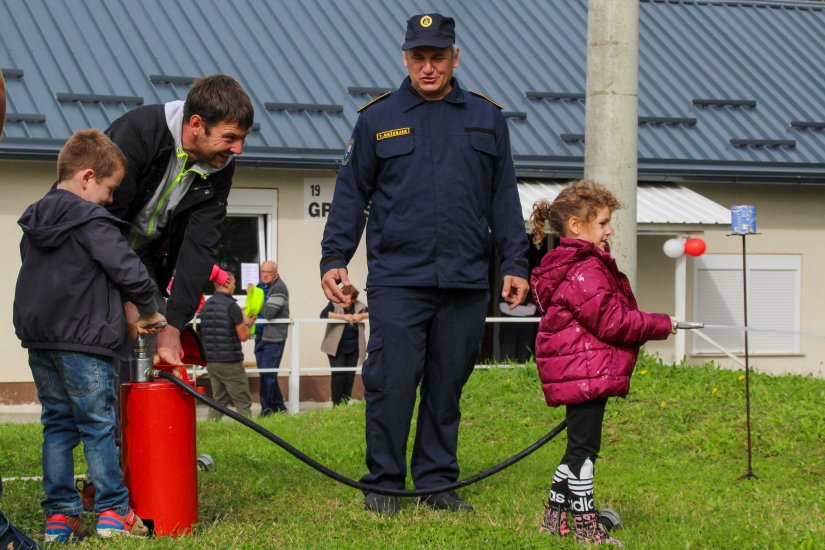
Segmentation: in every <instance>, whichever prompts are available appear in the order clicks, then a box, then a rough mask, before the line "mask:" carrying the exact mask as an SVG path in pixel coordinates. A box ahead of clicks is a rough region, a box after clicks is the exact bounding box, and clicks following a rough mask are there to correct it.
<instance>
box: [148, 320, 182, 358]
mask: <svg viewBox="0 0 825 550" xmlns="http://www.w3.org/2000/svg"><path fill="white" fill-rule="evenodd" d="M154 363H155V365H158V364H165V365H175V366H177V365H182V364H183V362H182V361H181V347H180V331H179V330H178V329H176V328H175V327H173V326H172V325H169V326H168V327H166V328H165V329H163V330H162V331H161V332H159V333H158V340H157V345H156V346H155V358H154Z"/></svg>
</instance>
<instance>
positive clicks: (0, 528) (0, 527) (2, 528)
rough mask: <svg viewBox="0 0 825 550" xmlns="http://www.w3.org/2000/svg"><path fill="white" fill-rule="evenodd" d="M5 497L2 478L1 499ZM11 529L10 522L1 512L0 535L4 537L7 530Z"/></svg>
mask: <svg viewBox="0 0 825 550" xmlns="http://www.w3.org/2000/svg"><path fill="white" fill-rule="evenodd" d="M2 496H3V478H2V477H0V497H2ZM8 528H9V520H7V519H6V516H4V515H3V511H2V510H0V535H3V534H4V533H5V532H6V529H8Z"/></svg>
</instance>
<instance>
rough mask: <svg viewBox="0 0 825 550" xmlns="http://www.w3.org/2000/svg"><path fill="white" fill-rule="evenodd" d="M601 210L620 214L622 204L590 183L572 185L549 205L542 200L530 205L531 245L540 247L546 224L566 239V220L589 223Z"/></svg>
mask: <svg viewBox="0 0 825 550" xmlns="http://www.w3.org/2000/svg"><path fill="white" fill-rule="evenodd" d="M604 206H606V207H608V208H609V209H610V210H611V211H613V210H619V209H620V208H621V207H622V204H621V203H620V202H619V200H618V199H617V198H616V196H615V195H614V194H613V193H611V192H610V191H609V190H608V189H607V188H606V187H605V186H603V185H601V184H599V183H596V182H595V181H593V180H587V179H581V180H575V181H571V182H570V183H568V184H567V187H565V188H564V189H562V190H561V192H560V193H559V194H558V196H557V197H556V200H554V201H553V202H552V203H551V202H550V201H548V200H541V201H537V202H536V203H535V204H534V205H533V213H532V214H531V215H530V224H531V225H532V227H533V243H534V244H535V245H536V248H538V247H539V246H541V243H542V242H544V237H545V232H546V229H547V225H548V224H549V225H550V229H551V230H552V231H554V232H555V233H558V234H559V235H561V236H565V234H564V231H565V225H566V224H567V220H569V219H570V218H572V217H573V216H576V217H577V218H580V219H581V220H582V221H585V222H589V221H591V220H592V219H593V218H595V217H596V214H597V212H598V209H599V208H602V207H604Z"/></svg>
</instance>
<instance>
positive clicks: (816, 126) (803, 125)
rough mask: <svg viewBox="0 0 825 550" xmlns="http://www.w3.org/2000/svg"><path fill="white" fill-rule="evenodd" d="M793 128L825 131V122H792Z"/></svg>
mask: <svg viewBox="0 0 825 550" xmlns="http://www.w3.org/2000/svg"><path fill="white" fill-rule="evenodd" d="M791 128H796V129H798V130H822V129H825V121H823V120H820V121H808V120H792V121H791Z"/></svg>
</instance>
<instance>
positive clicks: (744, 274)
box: [736, 234, 758, 481]
mask: <svg viewBox="0 0 825 550" xmlns="http://www.w3.org/2000/svg"><path fill="white" fill-rule="evenodd" d="M746 237H747V235H746V234H743V235H742V289H743V293H744V294H743V307H744V313H745V410H746V417H747V427H748V471H747V472H745V473H744V474H742V475H741V476H739V477H738V478H736V481H742V480H743V479H749V478H754V479H758V477H757V476H756V474H754V473H753V459H752V451H753V446H752V444H751V385H750V360H749V355H750V354H749V352H748V266H747V263H746V262H747V259H746V258H747V249H746V246H745V238H746Z"/></svg>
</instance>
